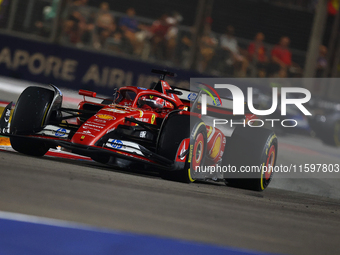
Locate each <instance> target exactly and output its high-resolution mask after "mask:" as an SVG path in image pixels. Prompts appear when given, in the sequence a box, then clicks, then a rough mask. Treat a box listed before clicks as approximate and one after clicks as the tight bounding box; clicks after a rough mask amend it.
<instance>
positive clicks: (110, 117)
mask: <svg viewBox="0 0 340 255" xmlns="http://www.w3.org/2000/svg"><path fill="white" fill-rule="evenodd" d="M96 117H98V118H100V119H103V120H112V119H113V117H112V116H110V115H106V114H97V115H96Z"/></svg>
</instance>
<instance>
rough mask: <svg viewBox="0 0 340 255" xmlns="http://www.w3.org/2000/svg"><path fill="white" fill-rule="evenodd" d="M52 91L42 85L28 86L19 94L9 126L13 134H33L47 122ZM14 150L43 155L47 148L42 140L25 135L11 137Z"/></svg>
mask: <svg viewBox="0 0 340 255" xmlns="http://www.w3.org/2000/svg"><path fill="white" fill-rule="evenodd" d="M53 98H54V92H53V91H52V90H49V89H46V88H42V87H28V88H26V89H25V90H24V91H23V92H22V93H21V95H20V97H19V99H18V102H17V104H16V107H15V110H14V113H13V117H12V121H11V127H10V133H11V134H13V135H33V134H35V133H37V132H39V131H41V130H42V129H43V128H44V126H45V125H46V123H47V121H48V120H47V119H48V112H49V110H50V109H51V107H52V102H53ZM10 141H11V145H12V147H13V149H14V150H16V151H18V152H20V153H23V154H27V155H30V156H43V155H45V154H46V152H47V151H48V150H49V147H48V146H47V144H45V143H44V142H40V141H36V140H34V139H30V138H25V137H11V138H10Z"/></svg>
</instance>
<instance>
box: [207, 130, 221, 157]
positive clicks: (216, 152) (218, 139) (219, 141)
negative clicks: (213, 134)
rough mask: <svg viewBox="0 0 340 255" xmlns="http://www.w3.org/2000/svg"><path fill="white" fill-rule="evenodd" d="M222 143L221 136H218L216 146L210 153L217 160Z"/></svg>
mask: <svg viewBox="0 0 340 255" xmlns="http://www.w3.org/2000/svg"><path fill="white" fill-rule="evenodd" d="M221 142H222V137H221V135H219V136H217V138H216V140H215V142H214V145H213V147H212V150H211V151H210V157H212V158H213V159H215V158H216V157H217V156H218V154H219V153H220V148H221Z"/></svg>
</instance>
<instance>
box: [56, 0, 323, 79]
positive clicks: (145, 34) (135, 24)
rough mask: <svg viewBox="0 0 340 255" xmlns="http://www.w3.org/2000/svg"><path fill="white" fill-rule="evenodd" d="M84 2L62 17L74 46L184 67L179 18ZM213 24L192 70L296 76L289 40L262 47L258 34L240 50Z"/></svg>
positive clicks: (186, 43)
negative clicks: (148, 16)
mask: <svg viewBox="0 0 340 255" xmlns="http://www.w3.org/2000/svg"><path fill="white" fill-rule="evenodd" d="M87 3H88V0H73V1H70V2H69V3H68V6H67V8H66V11H65V13H64V21H63V32H62V40H63V41H64V42H65V43H71V44H74V45H76V46H78V47H83V46H91V47H94V48H96V49H105V50H110V51H114V52H116V53H118V54H129V55H133V56H135V57H137V58H140V59H143V60H157V61H158V60H160V61H163V63H166V64H168V65H173V66H177V67H184V68H189V67H190V63H189V59H190V58H189V56H190V51H191V48H192V45H193V40H192V36H193V29H192V28H186V27H181V26H180V24H181V21H182V19H183V17H182V16H181V15H180V14H179V13H177V12H173V13H171V14H163V15H161V16H160V17H159V18H158V19H157V20H154V21H153V22H150V20H147V19H145V20H144V19H143V18H140V17H138V18H137V17H136V10H135V9H134V8H133V7H130V8H128V9H127V10H126V13H125V14H122V13H117V12H114V11H113V10H111V8H110V5H109V4H108V3H107V2H102V3H101V4H100V7H99V8H93V7H91V8H90V7H89V6H88V5H87ZM212 22H213V20H212V19H211V18H207V19H206V20H205V24H204V29H203V33H202V36H201V37H200V38H199V45H198V57H197V61H196V63H197V64H196V66H195V69H197V70H198V71H200V72H203V73H207V74H213V75H221V76H234V77H299V76H301V75H302V68H301V67H300V66H299V65H298V64H297V63H294V61H293V60H292V52H291V49H290V48H289V46H290V38H289V37H288V36H282V37H281V38H280V40H279V41H278V43H277V45H275V46H270V45H269V44H266V43H265V35H264V34H263V33H262V32H258V33H256V35H254V40H253V41H252V42H251V43H249V45H247V46H246V47H244V46H243V47H240V45H239V43H238V40H237V38H236V37H235V29H234V27H233V26H232V25H227V26H226V29H225V33H223V34H221V35H219V34H216V33H214V32H213V31H212V29H211V26H212ZM326 54H327V48H326V47H325V46H320V56H319V59H318V75H319V76H322V73H323V70H324V69H325V68H326V66H327V60H326Z"/></svg>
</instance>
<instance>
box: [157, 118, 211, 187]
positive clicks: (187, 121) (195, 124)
mask: <svg viewBox="0 0 340 255" xmlns="http://www.w3.org/2000/svg"><path fill="white" fill-rule="evenodd" d="M186 138H190V145H189V152H188V153H187V156H186V162H185V164H184V167H183V168H182V169H180V170H176V171H162V172H160V175H161V177H162V178H163V179H166V180H171V181H179V182H184V183H190V182H193V181H194V180H193V179H192V177H191V176H192V174H191V172H192V171H193V169H194V167H195V166H196V165H200V166H202V165H203V164H204V160H205V156H206V150H207V149H206V148H207V130H206V126H205V124H204V122H203V121H202V120H201V119H199V118H198V117H193V116H189V115H180V114H176V115H172V116H170V117H169V119H168V120H166V123H165V125H164V128H163V129H162V131H161V134H160V138H159V142H158V145H159V146H158V153H159V154H160V155H162V156H164V157H166V158H168V159H170V160H176V158H175V157H176V155H177V152H178V150H179V146H180V145H181V143H182V141H183V140H184V139H186Z"/></svg>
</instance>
